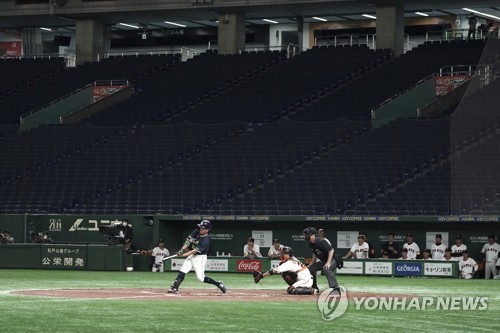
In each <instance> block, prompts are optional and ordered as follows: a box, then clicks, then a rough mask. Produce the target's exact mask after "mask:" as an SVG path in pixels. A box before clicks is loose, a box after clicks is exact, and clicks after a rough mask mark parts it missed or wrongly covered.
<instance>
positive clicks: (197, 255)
mask: <svg viewBox="0 0 500 333" xmlns="http://www.w3.org/2000/svg"><path fill="white" fill-rule="evenodd" d="M197 226H198V229H195V230H193V232H192V233H191V234H190V235H189V236H188V238H187V239H186V241H185V242H184V245H183V246H182V248H181V249H180V250H179V252H177V256H178V257H183V258H186V260H185V261H184V263H183V264H182V267H181V269H180V271H179V274H178V275H177V278H176V279H175V281H174V283H173V285H172V286H171V287H170V289H169V290H168V293H169V294H177V293H178V292H179V286H180V285H181V283H182V281H183V280H184V277H185V276H186V273H188V272H189V271H190V270H191V269H192V268H193V269H194V271H195V273H196V277H197V278H198V280H200V281H201V282H204V283H209V284H213V285H214V286H217V288H219V289H220V290H221V291H222V292H223V293H226V291H227V289H226V287H225V286H224V283H223V282H222V281H215V280H214V279H212V278H210V277H208V276H205V264H206V263H207V252H208V247H209V244H210V237H209V236H208V233H209V232H210V229H211V228H212V223H211V222H210V221H208V220H203V221H201V222H200V223H198V224H197Z"/></svg>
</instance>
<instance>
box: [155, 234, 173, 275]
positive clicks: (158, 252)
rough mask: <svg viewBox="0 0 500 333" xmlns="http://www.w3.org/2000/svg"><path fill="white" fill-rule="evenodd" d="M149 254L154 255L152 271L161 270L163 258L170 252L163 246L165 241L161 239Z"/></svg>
mask: <svg viewBox="0 0 500 333" xmlns="http://www.w3.org/2000/svg"><path fill="white" fill-rule="evenodd" d="M151 255H152V256H153V257H154V263H153V268H152V271H153V273H154V272H163V263H164V261H163V258H165V257H168V256H169V255H170V252H169V251H168V250H167V248H165V242H164V241H163V239H160V240H159V241H158V246H157V247H155V248H154V249H153V251H152V252H151Z"/></svg>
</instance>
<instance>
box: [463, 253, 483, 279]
mask: <svg viewBox="0 0 500 333" xmlns="http://www.w3.org/2000/svg"><path fill="white" fill-rule="evenodd" d="M477 269H478V266H477V263H476V261H475V260H474V259H472V258H470V257H469V258H468V259H467V260H459V261H458V270H459V271H460V277H461V278H462V279H472V274H474V273H475V272H476V271H477Z"/></svg>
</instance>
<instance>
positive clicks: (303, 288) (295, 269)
mask: <svg viewBox="0 0 500 333" xmlns="http://www.w3.org/2000/svg"><path fill="white" fill-rule="evenodd" d="M280 259H281V263H280V264H279V266H278V267H276V268H273V269H271V270H269V271H267V272H265V273H260V272H257V273H256V274H257V275H258V276H259V277H258V278H256V279H255V282H258V281H260V280H261V279H263V278H264V277H266V276H270V275H274V274H281V275H282V277H283V279H284V280H285V281H286V282H287V283H288V284H289V287H288V289H287V292H288V293H289V294H291V295H313V294H314V289H313V288H312V285H313V277H312V275H311V272H309V269H308V268H307V266H306V265H304V264H303V263H301V262H300V261H299V260H297V258H295V257H294V256H293V250H292V248H291V247H289V246H284V247H283V250H282V251H281V257H280ZM254 276H255V274H254Z"/></svg>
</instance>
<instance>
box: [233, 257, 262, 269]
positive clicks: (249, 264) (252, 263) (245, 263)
mask: <svg viewBox="0 0 500 333" xmlns="http://www.w3.org/2000/svg"><path fill="white" fill-rule="evenodd" d="M237 267H238V272H253V271H261V270H262V262H261V261H260V260H238V262H237Z"/></svg>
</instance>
